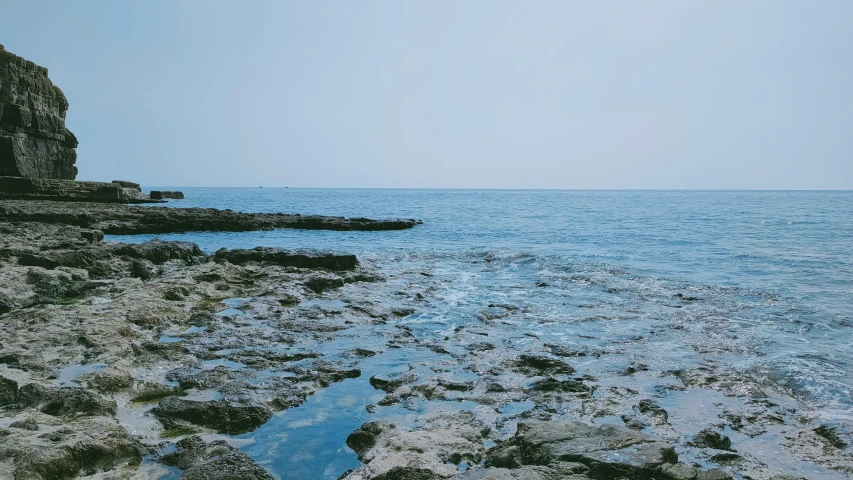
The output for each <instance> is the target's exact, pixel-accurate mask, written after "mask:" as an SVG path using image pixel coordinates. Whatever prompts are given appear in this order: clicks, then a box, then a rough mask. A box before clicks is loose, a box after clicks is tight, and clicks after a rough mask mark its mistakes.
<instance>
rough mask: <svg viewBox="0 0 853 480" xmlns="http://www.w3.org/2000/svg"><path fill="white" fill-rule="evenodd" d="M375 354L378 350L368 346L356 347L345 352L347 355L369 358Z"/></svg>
mask: <svg viewBox="0 0 853 480" xmlns="http://www.w3.org/2000/svg"><path fill="white" fill-rule="evenodd" d="M375 355H376V352H374V351H373V350H368V349H366V348H355V349H353V350H350V351H348V352H346V353H345V356H348V357H358V358H368V357H372V356H375Z"/></svg>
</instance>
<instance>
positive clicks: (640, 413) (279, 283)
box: [0, 201, 853, 480]
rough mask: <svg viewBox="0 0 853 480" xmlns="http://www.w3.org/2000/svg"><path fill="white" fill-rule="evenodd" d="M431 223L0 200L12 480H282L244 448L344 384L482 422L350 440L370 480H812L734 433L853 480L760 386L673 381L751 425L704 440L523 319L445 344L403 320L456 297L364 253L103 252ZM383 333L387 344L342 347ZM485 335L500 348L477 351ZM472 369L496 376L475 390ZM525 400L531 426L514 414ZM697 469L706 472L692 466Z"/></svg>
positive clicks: (2, 346)
mask: <svg viewBox="0 0 853 480" xmlns="http://www.w3.org/2000/svg"><path fill="white" fill-rule="evenodd" d="M78 207H79V211H78V210H77V209H78ZM75 212H76V213H75ZM158 218H159V219H161V221H160V222H159V223H158V222H155V219H158ZM305 218H308V219H310V220H309V221H307V222H304V223H301V222H303V221H304V219H305ZM235 219H236V220H235ZM135 221H138V223H134V222H135ZM231 221H234V222H235V223H234V224H231V223H229V222H231ZM277 222H278V223H277ZM415 224H417V222H415V221H373V220H367V219H350V220H347V219H340V218H327V217H299V216H296V215H290V216H288V215H268V214H264V215H252V214H239V213H236V212H221V211H216V210H212V209H187V210H186V211H180V210H179V209H162V208H137V207H126V206H119V205H110V204H77V203H75V204H71V205H67V204H61V203H56V202H25V201H4V202H0V338H1V339H2V340H0V471H4V472H12V473H11V475H12V477H10V478H16V479H19V478H21V479H64V478H100V479H131V478H133V479H143V478H160V476H162V475H166V474H169V472H173V473H174V472H175V471H176V470H175V469H177V471H178V472H179V473H180V475H181V478H182V479H208V478H216V479H223V480H225V479H234V480H236V479H269V478H275V477H273V476H272V475H271V474H270V473H269V472H268V471H267V470H266V469H265V468H263V466H262V465H258V464H256V463H255V462H254V461H253V460H252V459H251V458H250V457H249V456H247V455H246V454H245V453H243V452H241V451H240V450H238V449H236V448H234V446H232V445H231V444H230V443H229V442H230V440H229V439H231V438H233V436H235V435H241V434H245V433H247V432H253V431H255V430H257V429H259V428H261V427H262V426H264V425H265V424H267V423H268V422H270V420H271V419H272V418H274V417H275V416H276V414H277V413H278V412H282V411H284V410H287V409H291V408H296V407H299V406H300V405H303V404H304V403H305V402H307V401H308V400H309V399H311V398H312V397H313V396H314V395H316V394H317V393H319V392H322V391H323V390H324V389H327V388H329V387H330V386H332V385H335V384H338V383H340V382H345V381H351V380H352V379H360V378H363V377H366V376H369V384H370V386H371V387H372V388H374V389H375V391H376V392H377V393H379V394H381V395H380V396H379V400H378V401H377V402H376V404H374V405H368V406H367V410H368V411H370V412H374V411H377V409H382V408H401V407H403V408H413V409H416V408H417V407H415V405H417V404H418V402H422V403H423V402H425V403H429V402H440V403H448V402H450V403H449V404H453V403H456V404H459V405H476V407H473V409H472V407H458V408H459V410H457V411H452V412H447V411H445V412H439V413H436V414H430V415H423V416H422V418H421V416H419V417H418V418H419V420H418V421H417V422H416V424H403V425H395V424H394V423H393V422H388V421H381V420H379V421H370V422H367V423H365V424H363V425H362V426H361V427H360V428H357V429H356V430H355V431H354V432H352V433H351V434H350V435H349V437H348V438H347V440H346V445H347V446H348V447H349V448H351V449H352V450H353V451H354V452H355V453H356V454H357V455H358V458H359V459H360V460H361V462H362V466H361V467H360V468H358V469H356V470H353V471H350V472H348V473H346V474H344V476H343V478H347V479H350V480H356V479H359V480H361V479H386V480H388V479H441V478H451V477H452V478H459V479H460V480H462V479H557V478H571V479H575V480H587V479H610V478H627V479H651V478H656V479H676V480H690V479H695V480H712V479H728V478H744V479H746V478H753V479H775V480H783V479H793V478H801V477H799V476H789V475H785V474H781V473H779V472H774V471H773V469H770V468H767V467H766V466H762V465H761V463H760V462H756V461H755V460H753V459H751V458H750V456H749V455H748V453H746V452H739V451H737V449H736V448H733V446H732V442H731V440H730V439H729V437H728V436H727V435H730V434H727V433H726V432H730V431H732V430H731V429H736V430H737V431H746V430H748V431H754V432H755V434H756V435H760V434H761V432H763V431H767V430H772V429H780V428H782V429H783V430H784V431H785V432H786V435H787V436H788V437H787V438H789V443H791V444H793V446H789V448H793V451H796V452H799V453H800V455H803V456H804V457H806V458H808V459H809V460H810V461H812V462H816V463H818V464H822V465H825V466H827V467H828V468H830V469H834V470H835V471H838V472H848V473H849V472H853V462H851V461H850V459H849V456H847V455H846V450H845V449H846V448H847V446H846V444H845V443H844V442H843V441H842V440H841V439H840V438H839V437H838V436H837V435H836V434H835V433H834V431H833V430H832V429H828V428H826V427H822V428H823V430H821V429H820V428H818V429H816V428H814V427H812V426H809V424H808V422H807V421H805V420H797V414H796V412H792V411H790V410H787V411H786V410H785V409H784V408H783V407H782V406H780V405H778V404H776V403H774V402H771V401H770V400H768V397H767V395H766V394H765V393H764V392H763V391H762V389H761V386H760V385H755V384H751V383H750V382H749V380H748V379H746V378H744V377H741V376H738V375H736V374H733V373H726V372H724V371H722V370H719V371H711V370H707V369H703V368H699V369H693V370H689V371H681V372H673V373H671V374H670V378H671V379H673V381H674V382H675V383H671V385H672V388H681V389H686V388H691V387H697V388H698V387H701V388H707V389H712V390H714V391H720V392H723V393H724V394H725V395H732V396H735V397H736V398H738V399H739V400H738V401H742V403H743V404H744V405H745V406H748V408H749V411H744V412H743V414H742V415H738V416H737V418H735V417H732V418H731V419H730V420H731V421H730V422H728V424H727V426H725V428H723V427H722V426H721V425H719V424H718V423H717V422H715V421H714V420H713V419H708V425H707V428H706V429H705V430H703V431H702V432H700V433H699V434H695V435H683V434H680V433H678V432H676V431H675V430H673V428H672V426H670V424H669V423H668V415H667V411H666V410H665V409H664V408H662V407H661V406H659V405H658V404H657V403H656V401H655V400H654V399H648V398H647V399H639V398H635V396H634V394H632V393H631V391H630V389H624V388H617V387H611V388H605V385H606V383H607V382H606V379H596V378H593V377H591V376H589V375H584V374H583V373H580V372H578V371H577V368H576V367H575V366H573V365H572V363H571V362H572V359H576V360H579V359H582V358H590V356H596V355H601V354H602V353H600V352H599V353H596V352H592V351H569V350H566V349H565V348H564V347H560V346H556V345H552V346H550V347H548V346H545V345H542V346H541V347H540V348H533V349H531V348H530V347H529V346H528V347H524V348H520V349H519V348H517V347H509V346H508V345H505V347H507V348H497V347H496V346H495V345H494V344H492V343H490V342H489V339H490V338H492V337H493V336H494V334H496V332H497V330H494V328H501V327H500V325H496V322H498V321H499V320H500V319H501V317H503V316H505V315H507V314H508V312H511V311H512V309H513V308H514V307H512V306H511V305H493V306H490V307H489V308H488V309H485V310H484V311H483V312H482V315H481V318H480V321H481V322H482V328H479V329H477V331H473V330H472V331H468V330H467V329H461V328H459V329H457V331H456V333H454V334H452V335H449V336H446V337H444V340H439V341H438V342H436V341H434V340H429V339H424V338H418V337H417V336H416V335H414V334H412V333H411V332H410V331H409V330H407V327H405V325H402V324H397V322H398V321H399V320H401V319H404V318H407V317H409V316H411V315H413V314H414V313H415V312H416V311H418V310H419V309H420V308H422V307H424V306H425V305H426V304H428V303H429V302H432V301H438V300H440V299H437V300H433V299H431V298H430V296H431V295H430V293H429V292H423V293H421V292H390V293H389V294H388V295H376V293H378V292H379V291H380V290H377V289H383V288H388V287H383V286H382V284H383V283H384V282H386V278H385V277H384V276H383V274H382V272H381V271H378V270H377V269H376V268H375V267H374V266H372V265H369V264H365V263H363V262H359V260H358V259H357V258H356V257H355V256H353V255H340V254H331V253H317V252H288V251H285V250H281V249H274V248H261V247H259V248H256V249H251V250H227V249H222V250H220V251H218V252H216V253H215V254H206V253H204V252H202V251H201V250H200V249H199V248H198V246H196V245H195V244H191V243H184V242H164V241H159V240H152V241H148V242H145V243H141V244H133V245H130V244H120V243H112V242H105V241H103V232H115V233H127V232H133V233H141V232H151V231H152V229H155V228H161V229H163V230H165V231H185V230H198V229H202V228H205V227H211V228H212V229H217V228H218V229H222V230H229V231H233V230H235V229H240V230H248V229H251V228H253V227H254V228H276V227H282V226H284V227H285V228H323V227H328V228H329V229H332V230H350V229H366V230H373V229H378V228H379V227H387V228H389V229H395V228H398V227H401V226H406V227H411V226H414V225H415ZM164 225H165V226H164ZM94 228H97V230H95V229H94ZM158 231H159V230H158ZM424 275H427V274H426V273H424ZM398 293H399V294H398ZM389 298H393V299H394V300H393V301H392V300H387V299H389ZM335 302H339V303H337V304H336V303H335ZM425 302H426V303H425ZM365 332H373V333H372V334H371V335H374V336H377V338H378V339H379V341H380V342H381V343H382V345H384V347H383V346H381V345H380V346H379V348H376V347H374V346H372V345H369V344H368V343H366V342H362V346H361V347H359V348H350V349H348V350H345V351H337V350H335V348H333V347H331V345H333V344H335V342H341V341H342V340H344V339H346V338H348V337H353V336H356V337H358V336H361V335H364V334H365ZM470 336H474V337H477V338H482V340H481V341H479V342H474V343H472V342H470V341H463V338H466V337H470ZM495 338H497V337H495ZM460 345H464V348H463V349H461V350H460V348H459V347H460ZM534 347H535V344H534ZM395 349H396V350H395ZM406 349H411V351H425V352H429V354H430V355H434V356H435V357H434V358H435V360H431V359H430V360H425V361H423V362H421V364H420V365H416V364H415V363H412V364H410V366H409V373H406V372H405V371H404V372H396V373H395V372H382V371H379V372H376V371H375V370H372V368H373V367H371V366H370V364H369V362H370V361H371V360H373V359H376V358H381V357H382V356H383V355H388V354H389V353H383V352H393V351H401V352H403V351H407V350H406ZM451 364H455V365H459V366H460V367H462V366H464V369H465V370H467V371H468V372H470V373H471V374H475V375H474V377H475V378H476V379H474V380H471V379H468V377H466V378H465V379H462V378H455V374H449V373H448V372H451V371H453V370H448V369H447V368H448V366H449V365H451ZM642 370H643V368H642V365H640V366H636V367H635V368H634V371H632V372H629V373H627V375H633V374H634V372H642ZM519 402H521V403H528V404H529V405H530V406H531V407H532V408H528V409H527V410H525V411H523V412H521V413H515V414H513V413H509V412H508V410H506V409H507V408H508V407H507V406H508V405H512V404H517V403H519ZM566 405H569V406H570V407H569V410H568V411H566V409H565V406H566ZM623 406H624V408H627V409H628V410H627V412H633V413H630V414H623V415H622V421H621V422H620V424H618V425H615V424H604V425H597V426H596V423H597V420H596V419H602V418H605V417H608V416H614V415H616V412H618V411H620V409H623ZM623 411H624V410H623ZM560 412H563V413H560ZM566 414H568V415H569V417H574V418H576V419H577V420H580V421H570V420H566V419H565V418H566ZM735 420H736V421H735ZM650 430H651V431H653V432H654V433H655V434H656V435H654V434H650V433H647V431H650ZM667 432H669V433H667ZM340 448H344V445H343V444H342V445H340ZM685 451H687V452H688V453H689V456H688V458H697V457H696V455H697V453H696V452H699V453H698V455H699V457H702V458H707V459H708V460H707V463H705V462H703V463H702V464H699V463H695V462H690V461H687V462H684V461H681V462H679V458H680V455H681V454H682V453H683V452H685ZM709 465H716V467H709Z"/></svg>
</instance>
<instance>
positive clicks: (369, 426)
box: [347, 422, 396, 457]
mask: <svg viewBox="0 0 853 480" xmlns="http://www.w3.org/2000/svg"><path fill="white" fill-rule="evenodd" d="M389 428H396V427H394V425H393V424H390V423H387V422H368V423H365V424H364V425H362V426H361V427H359V428H358V429H357V430H356V431H354V432H352V433H351V434H349V436H348V437H347V446H348V447H349V448H351V449H352V450H353V451H354V452H355V453H357V454H358V456H359V457H361V456H362V455H364V453H365V452H367V451H368V450H370V449H371V448H372V447H373V446H374V445H375V444H376V438H377V437H378V436H379V435H380V434H381V433H382V431H383V430H387V429H389Z"/></svg>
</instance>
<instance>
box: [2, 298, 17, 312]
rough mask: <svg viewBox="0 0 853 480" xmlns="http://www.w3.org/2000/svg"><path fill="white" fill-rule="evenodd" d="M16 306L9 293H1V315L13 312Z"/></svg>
mask: <svg viewBox="0 0 853 480" xmlns="http://www.w3.org/2000/svg"><path fill="white" fill-rule="evenodd" d="M14 308H15V302H14V300H12V299H11V298H9V296H8V295H6V294H4V293H0V315H3V314H4V313H8V312H11V311H12V310H13V309H14Z"/></svg>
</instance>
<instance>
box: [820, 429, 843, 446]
mask: <svg viewBox="0 0 853 480" xmlns="http://www.w3.org/2000/svg"><path fill="white" fill-rule="evenodd" d="M814 433H816V434H818V435H820V436H821V437H823V438H824V439H825V440H826V441H827V442H829V444H830V445H832V446H833V447H835V448H844V447H846V446H847V443H845V442H844V440H841V438H839V437H838V434H837V433H835V430H834V429H832V428H829V427H827V426H826V425H821V426H819V427H817V428H815V429H814Z"/></svg>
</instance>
